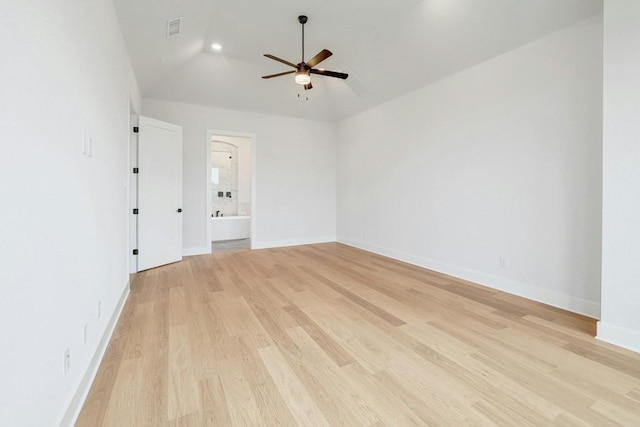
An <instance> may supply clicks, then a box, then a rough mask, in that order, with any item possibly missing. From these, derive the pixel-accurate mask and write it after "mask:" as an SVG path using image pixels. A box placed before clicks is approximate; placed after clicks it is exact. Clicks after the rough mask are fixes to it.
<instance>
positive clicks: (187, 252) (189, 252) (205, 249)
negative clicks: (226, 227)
mask: <svg viewBox="0 0 640 427" xmlns="http://www.w3.org/2000/svg"><path fill="white" fill-rule="evenodd" d="M210 253H211V246H200V247H198V248H182V256H193V255H208V254H210Z"/></svg>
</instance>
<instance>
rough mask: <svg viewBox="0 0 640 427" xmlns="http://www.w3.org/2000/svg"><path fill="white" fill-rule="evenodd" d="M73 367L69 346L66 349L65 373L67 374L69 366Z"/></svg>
mask: <svg viewBox="0 0 640 427" xmlns="http://www.w3.org/2000/svg"><path fill="white" fill-rule="evenodd" d="M70 367H71V350H69V348H68V347H67V349H66V350H65V351H64V371H63V372H64V374H65V375H67V373H68V372H69V368H70Z"/></svg>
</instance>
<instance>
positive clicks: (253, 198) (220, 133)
mask: <svg viewBox="0 0 640 427" xmlns="http://www.w3.org/2000/svg"><path fill="white" fill-rule="evenodd" d="M214 136H232V137H240V138H247V139H250V140H251V249H253V246H254V244H255V243H254V242H255V241H256V213H257V212H258V210H257V204H256V158H257V156H256V153H257V150H256V134H255V133H247V132H236V131H229V130H216V129H207V141H206V153H207V155H206V156H205V157H206V158H205V167H206V169H205V171H206V173H205V180H206V186H205V188H206V193H205V195H206V199H205V200H206V201H207V203H205V206H206V212H205V219H206V221H207V245H208V247H209V252H211V172H210V171H211V138H212V137H214Z"/></svg>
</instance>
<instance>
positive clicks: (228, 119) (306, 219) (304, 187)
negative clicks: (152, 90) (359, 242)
mask: <svg viewBox="0 0 640 427" xmlns="http://www.w3.org/2000/svg"><path fill="white" fill-rule="evenodd" d="M142 114H143V115H145V116H149V117H153V118H155V119H158V120H163V121H167V122H171V123H175V124H178V125H180V126H182V128H183V162H184V164H183V171H184V175H183V186H184V193H183V201H184V203H183V206H184V211H183V213H184V217H183V218H184V228H183V246H184V249H185V253H203V252H208V251H210V244H209V243H208V242H207V236H206V234H207V221H209V220H210V213H209V212H207V206H206V201H207V197H208V195H207V192H206V179H208V176H209V174H208V171H207V170H206V156H207V151H206V147H207V144H208V141H207V130H225V131H232V132H244V133H252V134H255V135H256V143H255V147H252V148H253V149H254V150H255V151H256V177H255V179H256V189H255V191H256V203H255V206H252V212H253V216H254V217H255V221H256V222H255V226H256V230H255V233H256V234H255V241H253V242H252V244H253V245H254V247H270V246H284V245H295V244H302V243H314V242H323V241H333V240H335V224H336V201H335V200H336V199H335V187H336V161H335V158H336V132H335V125H333V124H329V123H324V122H315V121H309V120H301V119H292V118H286V117H280V116H269V115H264V114H256V113H247V112H239V111H233V110H226V109H221V108H209V107H202V106H196V105H188V104H179V103H172V102H166V101H158V100H152V99H144V100H143V103H142Z"/></svg>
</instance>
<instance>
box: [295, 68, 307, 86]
mask: <svg viewBox="0 0 640 427" xmlns="http://www.w3.org/2000/svg"><path fill="white" fill-rule="evenodd" d="M295 79H296V83H298V84H299V85H306V84H309V83H311V76H310V75H309V73H307V72H305V71H296V77H295Z"/></svg>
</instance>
